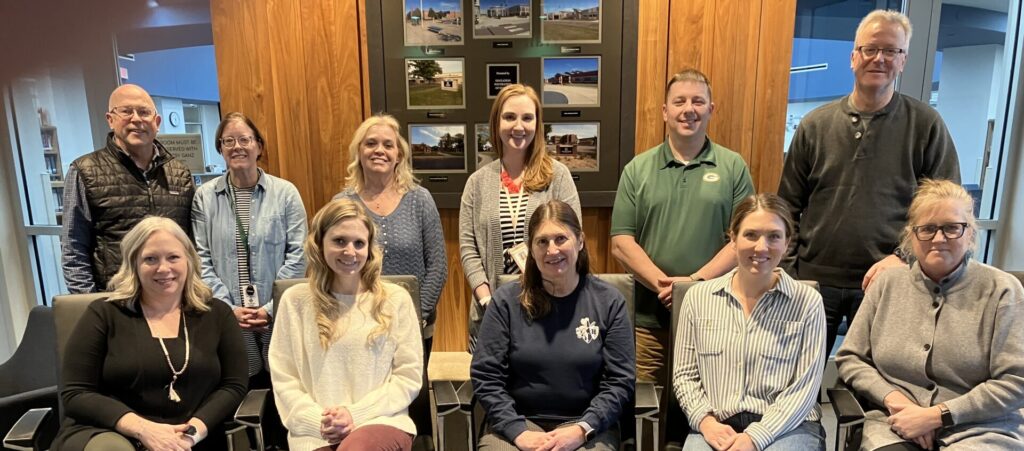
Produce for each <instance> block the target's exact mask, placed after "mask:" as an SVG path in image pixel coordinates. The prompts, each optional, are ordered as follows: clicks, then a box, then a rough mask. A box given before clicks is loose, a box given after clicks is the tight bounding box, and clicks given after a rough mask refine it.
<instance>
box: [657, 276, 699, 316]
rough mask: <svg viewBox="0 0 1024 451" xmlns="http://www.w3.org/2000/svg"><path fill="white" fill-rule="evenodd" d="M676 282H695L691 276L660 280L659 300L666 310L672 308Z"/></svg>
mask: <svg viewBox="0 0 1024 451" xmlns="http://www.w3.org/2000/svg"><path fill="white" fill-rule="evenodd" d="M676 282H693V279H691V278H690V277H689V276H683V277H662V278H660V279H658V300H659V301H661V303H662V304H663V305H664V306H665V308H668V309H671V308H672V284H674V283H676Z"/></svg>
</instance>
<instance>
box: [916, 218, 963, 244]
mask: <svg viewBox="0 0 1024 451" xmlns="http://www.w3.org/2000/svg"><path fill="white" fill-rule="evenodd" d="M910 230H913V231H914V236H915V237H917V239H918V241H931V240H932V239H934V238H935V235H936V234H938V233H939V230H941V231H942V236H944V237H946V239H947V240H955V239H957V238H960V237H962V236H964V232H965V231H967V223H966V222H951V223H949V224H942V225H938V224H924V225H919V226H914V227H912V228H911V229H910Z"/></svg>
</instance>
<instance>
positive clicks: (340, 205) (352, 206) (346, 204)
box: [303, 199, 391, 349]
mask: <svg viewBox="0 0 1024 451" xmlns="http://www.w3.org/2000/svg"><path fill="white" fill-rule="evenodd" d="M348 219H355V220H357V221H360V222H362V224H363V225H364V226H366V230H369V231H370V236H369V239H368V240H367V245H368V246H369V252H368V253H369V255H368V256H367V258H366V264H365V265H364V266H363V269H362V270H360V271H359V277H360V290H361V292H360V293H359V295H358V296H361V295H363V294H364V293H366V294H368V295H369V296H370V297H371V299H372V303H371V307H370V316H371V317H372V318H373V320H374V321H376V322H377V327H376V328H375V329H374V330H373V331H372V332H371V333H370V335H369V336H367V337H366V343H367V345H372V343H373V342H374V341H376V340H377V339H378V338H379V337H381V336H385V335H387V333H388V329H389V327H390V326H391V314H390V313H388V312H386V311H385V309H384V306H385V304H386V303H387V295H386V294H385V293H384V285H383V284H382V283H381V280H380V271H381V260H382V254H381V251H380V249H379V248H378V247H377V228H376V226H375V225H374V224H373V220H372V219H370V216H369V215H367V214H366V211H365V210H363V207H361V206H359V204H358V203H356V202H354V201H352V200H349V199H337V200H334V201H331V202H330V203H328V204H327V205H324V207H323V208H321V209H320V211H319V212H317V214H316V216H314V217H313V223H312V225H311V226H310V228H309V236H307V237H306V242H305V243H304V245H303V250H304V251H305V252H306V258H308V259H309V291H310V292H311V293H312V295H313V303H314V304H315V305H316V326H317V329H318V330H319V331H320V345H321V346H323V348H324V349H327V348H328V347H329V346H330V345H331V343H333V342H334V341H335V340H337V338H338V337H339V336H340V334H339V331H338V330H337V324H338V319H339V318H340V317H341V315H342V313H343V312H342V311H341V306H340V305H339V303H338V300H337V299H335V298H334V296H332V295H331V287H332V285H333V283H334V278H335V277H336V275H335V274H334V271H333V270H331V267H330V266H328V265H327V260H326V259H325V258H324V236H326V235H327V231H328V230H330V229H331V228H332V227H334V226H336V225H338V224H340V223H341V222H342V221H345V220H348Z"/></svg>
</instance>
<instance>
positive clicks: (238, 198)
mask: <svg viewBox="0 0 1024 451" xmlns="http://www.w3.org/2000/svg"><path fill="white" fill-rule="evenodd" d="M255 189H256V187H255V186H250V187H248V188H235V187H232V188H231V192H232V193H234V196H235V211H236V213H237V214H238V219H240V220H241V223H242V227H243V228H244V229H245V232H246V233H249V221H250V219H251V218H250V214H249V210H250V207H251V206H252V192H253V191H255ZM251 247H252V246H251V245H250V248H251ZM235 249H236V250H237V251H238V299H244V298H245V286H246V285H249V254H247V253H246V252H245V242H244V241H243V240H242V232H241V230H238V227H237V226H236V227H235ZM261 294H262V293H261Z"/></svg>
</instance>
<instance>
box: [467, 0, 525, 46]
mask: <svg viewBox="0 0 1024 451" xmlns="http://www.w3.org/2000/svg"><path fill="white" fill-rule="evenodd" d="M472 1H473V11H472V14H473V39H524V38H529V37H531V36H533V25H532V24H533V22H532V20H531V19H532V17H533V15H532V14H531V13H532V11H531V9H530V1H529V0H472Z"/></svg>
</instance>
